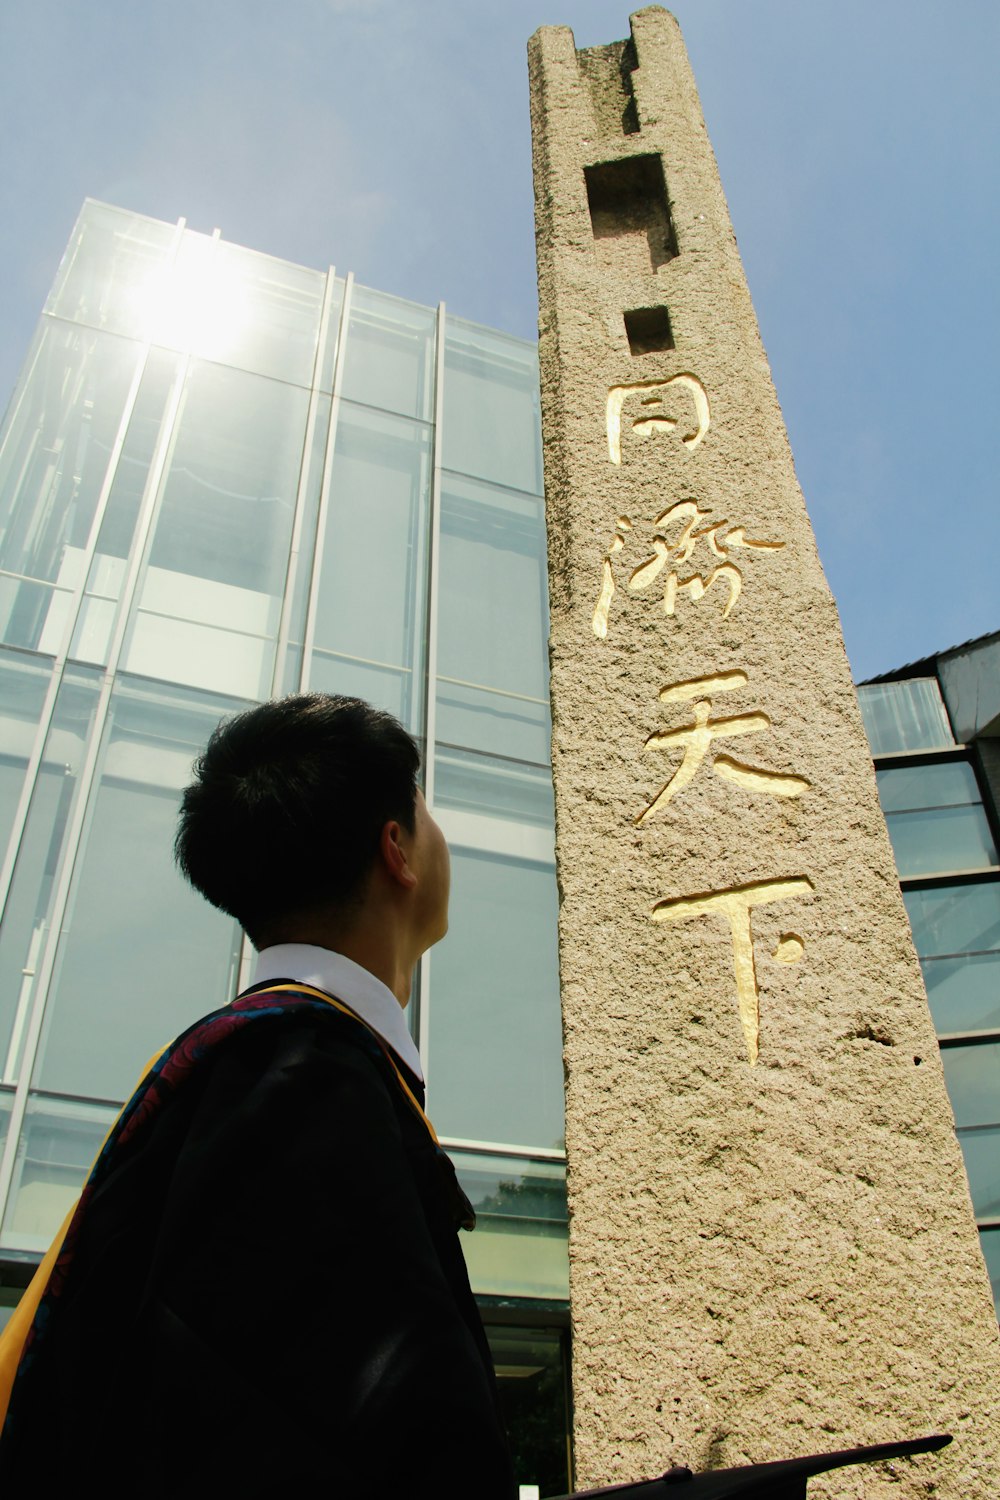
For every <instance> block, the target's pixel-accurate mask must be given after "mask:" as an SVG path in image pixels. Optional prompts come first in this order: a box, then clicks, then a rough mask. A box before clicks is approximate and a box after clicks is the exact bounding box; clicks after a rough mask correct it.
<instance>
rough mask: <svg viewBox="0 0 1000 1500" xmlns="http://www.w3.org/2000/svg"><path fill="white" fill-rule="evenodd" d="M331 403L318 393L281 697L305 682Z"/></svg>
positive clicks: (289, 598) (277, 690) (289, 594)
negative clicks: (303, 673)
mask: <svg viewBox="0 0 1000 1500" xmlns="http://www.w3.org/2000/svg"><path fill="white" fill-rule="evenodd" d="M331 406H332V399H331V397H330V396H326V395H319V394H317V396H316V403H315V414H314V421H313V429H312V441H311V443H310V445H309V451H308V452H307V453H306V455H305V459H304V464H305V474H304V476H303V479H302V486H301V488H302V497H301V500H300V504H301V514H300V517H299V523H298V524H299V541H298V548H297V551H296V552H295V554H294V555H293V557H292V559H291V565H290V575H289V581H288V585H287V587H286V598H285V600H284V601H283V605H282V608H283V609H286V610H287V650H286V652H285V657H284V661H283V662H282V663H281V664H280V666H279V668H278V671H279V680H278V681H277V682H276V683H275V687H274V696H275V697H278V698H281V697H284V696H285V694H287V693H297V692H298V690H299V683H300V681H301V671H302V640H303V636H304V634H305V628H306V618H307V614H308V609H309V587H310V583H311V580H312V567H313V556H314V553H315V544H316V519H317V516H318V513H319V502H320V493H321V491H322V488H323V464H324V459H325V456H326V444H327V438H328V437H329V433H330V410H331Z"/></svg>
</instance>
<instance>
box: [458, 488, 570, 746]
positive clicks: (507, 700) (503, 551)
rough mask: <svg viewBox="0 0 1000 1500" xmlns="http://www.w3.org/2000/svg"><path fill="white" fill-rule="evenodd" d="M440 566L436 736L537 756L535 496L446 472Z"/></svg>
mask: <svg viewBox="0 0 1000 1500" xmlns="http://www.w3.org/2000/svg"><path fill="white" fill-rule="evenodd" d="M439 567H440V580H441V584H440V594H439V601H438V683H437V714H438V721H437V732H438V738H439V739H441V740H443V741H445V742H446V743H447V744H451V745H463V746H467V747H468V748H470V749H475V750H481V751H487V752H489V753H491V754H494V755H506V756H510V757H513V758H515V759H518V760H525V761H534V762H536V763H539V764H542V765H544V764H546V763H547V762H548V758H549V734H550V730H549V697H548V692H549V688H548V670H547V653H546V642H547V639H548V596H547V592H546V566H545V527H544V520H543V516H542V502H541V501H540V500H538V499H535V498H534V497H532V496H528V495H520V494H515V493H512V492H511V491H509V490H500V489H497V488H496V487H495V486H492V485H485V484H479V483H477V482H476V481H474V480H468V479H462V478H460V477H459V476H457V475H453V474H447V475H445V476H444V478H443V483H442V495H441V550H440V559H439Z"/></svg>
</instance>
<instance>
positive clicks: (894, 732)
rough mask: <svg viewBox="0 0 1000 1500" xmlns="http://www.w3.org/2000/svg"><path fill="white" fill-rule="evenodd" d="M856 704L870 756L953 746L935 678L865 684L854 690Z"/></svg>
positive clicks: (952, 736)
mask: <svg viewBox="0 0 1000 1500" xmlns="http://www.w3.org/2000/svg"><path fill="white" fill-rule="evenodd" d="M858 703H859V705H860V708H861V717H862V719H863V720H864V724H865V732H866V733H867V735H868V743H869V745H870V746H871V751H872V754H873V755H892V754H893V753H895V752H896V751H899V750H943V749H944V748H945V747H946V746H948V745H953V744H954V743H955V738H954V735H953V734H952V732H951V725H950V723H949V722H948V715H947V713H946V712H945V706H944V703H943V701H942V698H941V689H940V688H939V687H938V683H937V678H936V677H907V678H905V679H904V680H903V681H902V682H873V683H867V684H866V685H865V686H864V687H859V688H858Z"/></svg>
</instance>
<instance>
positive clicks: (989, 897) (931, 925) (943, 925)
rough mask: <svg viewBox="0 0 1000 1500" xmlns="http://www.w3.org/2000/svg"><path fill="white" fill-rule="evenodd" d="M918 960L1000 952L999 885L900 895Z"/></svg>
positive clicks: (942, 888) (980, 884)
mask: <svg viewBox="0 0 1000 1500" xmlns="http://www.w3.org/2000/svg"><path fill="white" fill-rule="evenodd" d="M903 900H904V902H905V904H906V911H907V914H908V916H909V918H910V927H911V928H912V930H913V941H914V944H915V946H916V950H917V952H918V953H919V954H920V957H921V958H929V957H934V956H941V957H945V956H953V955H957V954H959V953H988V952H995V951H996V950H997V949H1000V882H997V881H985V880H984V881H981V882H975V883H974V882H970V883H969V884H967V885H942V886H934V887H932V888H931V889H929V890H915V891H913V890H911V891H904V892H903Z"/></svg>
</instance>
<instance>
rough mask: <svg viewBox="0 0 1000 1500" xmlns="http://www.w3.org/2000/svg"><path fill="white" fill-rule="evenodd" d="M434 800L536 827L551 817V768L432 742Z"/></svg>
mask: <svg viewBox="0 0 1000 1500" xmlns="http://www.w3.org/2000/svg"><path fill="white" fill-rule="evenodd" d="M435 752H436V767H437V769H436V772H435V781H434V803H435V806H436V807H439V808H440V807H453V808H458V809H460V810H461V811H463V812H470V813H476V814H481V815H483V816H486V817H491V818H516V819H518V820H519V821H520V822H524V823H531V824H534V825H536V826H537V827H540V828H551V827H552V826H553V824H554V821H555V802H554V798H553V794H552V773H551V771H549V769H548V767H547V766H533V765H528V764H526V763H525V762H524V761H516V760H505V759H504V758H503V757H502V756H495V755H478V754H477V753H476V752H475V751H474V750H462V749H459V748H458V747H457V746H456V745H445V744H442V743H441V741H440V740H438V741H437V743H436V746H435Z"/></svg>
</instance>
